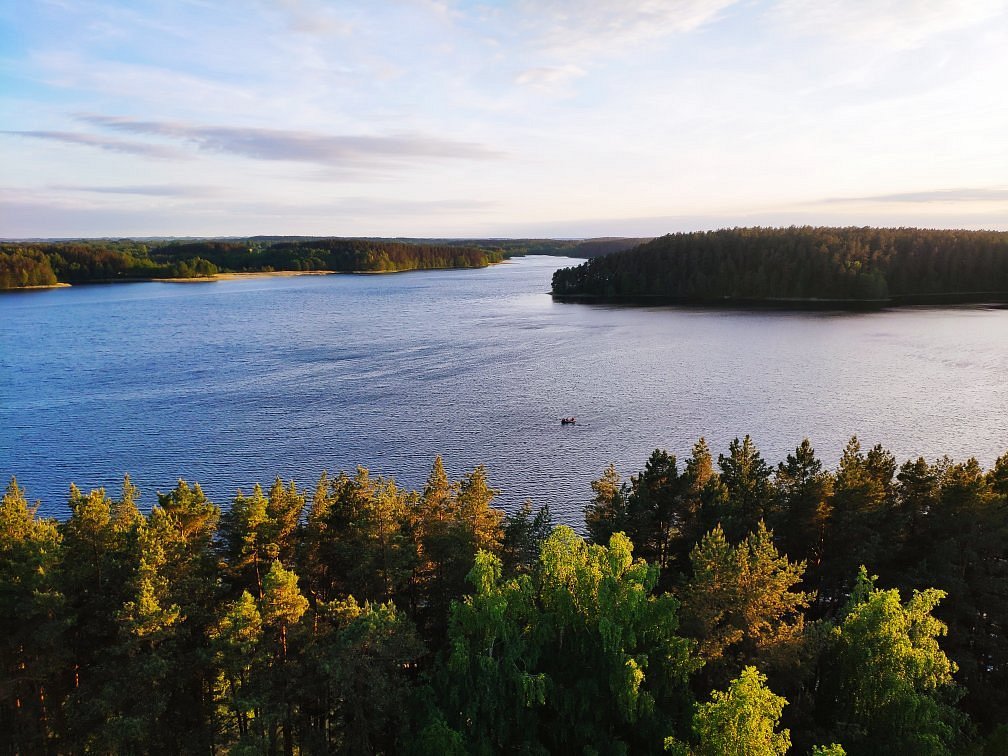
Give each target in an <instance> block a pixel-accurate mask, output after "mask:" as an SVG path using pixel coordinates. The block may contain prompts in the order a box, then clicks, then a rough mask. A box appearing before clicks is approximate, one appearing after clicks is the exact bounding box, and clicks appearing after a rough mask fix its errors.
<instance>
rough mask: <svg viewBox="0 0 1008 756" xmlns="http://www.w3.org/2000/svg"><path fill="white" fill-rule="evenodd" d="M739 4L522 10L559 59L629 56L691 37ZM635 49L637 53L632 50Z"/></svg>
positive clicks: (558, 1) (616, 1)
mask: <svg viewBox="0 0 1008 756" xmlns="http://www.w3.org/2000/svg"><path fill="white" fill-rule="evenodd" d="M736 2H738V0H545V1H542V0H540V1H538V2H523V3H521V4H520V5H518V6H516V7H518V8H519V9H520V12H521V13H522V15H523V17H524V18H523V22H524V25H525V26H526V27H529V28H532V29H535V30H536V32H535V33H534V36H535V39H536V40H537V43H538V44H539V45H540V46H542V47H545V48H546V49H547V50H549V51H551V52H552V53H553V54H556V55H558V56H572V57H577V58H581V57H582V56H584V55H586V54H598V53H607V54H614V53H626V52H627V50H628V47H627V46H632V45H634V44H635V43H639V42H642V41H645V40H650V39H658V38H661V37H666V36H669V35H671V34H677V33H685V32H691V31H694V30H695V29H697V28H699V27H701V26H703V25H704V24H706V23H710V22H711V21H713V20H715V19H716V18H717V17H718V16H719V15H720V14H721V12H722V11H724V10H725V9H726V8H728V7H730V6H732V5H735V4H736ZM629 49H632V47H631V48H629Z"/></svg>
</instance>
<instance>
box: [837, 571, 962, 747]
mask: <svg viewBox="0 0 1008 756" xmlns="http://www.w3.org/2000/svg"><path fill="white" fill-rule="evenodd" d="M944 596H945V594H944V592H943V591H939V590H934V589H931V590H926V591H921V592H917V591H915V592H914V594H913V596H912V597H911V598H910V599H909V600H908V601H906V602H901V600H900V595H899V591H898V590H895V589H891V590H880V589H877V588H875V579H874V578H869V577H868V573H867V571H866V570H865V569H864V568H863V567H862V568H861V570H860V572H859V574H858V579H857V583H856V584H855V587H854V591H853V593H852V594H851V597H850V600H849V602H848V605H847V607H846V609H845V611H844V614H843V616H842V618H841V620H840V623H839V625H838V626H837V627H836V629H835V630H834V633H833V642H832V646H831V647H830V648H829V649H828V651H827V653H826V655H825V657H824V659H823V663H822V671H821V676H822V682H821V687H820V695H819V702H818V703H819V709H820V713H821V717H823V718H824V719H827V718H828V721H829V723H831V724H832V725H833V726H834V728H835V730H836V733H837V735H839V739H840V740H841V741H842V742H843V743H844V746H845V748H847V750H848V752H849V753H851V754H855V755H856V754H887V753H916V754H946V753H952V752H954V750H955V746H956V745H957V744H959V743H960V742H961V738H962V734H963V727H964V718H963V716H962V715H961V714H960V713H959V712H957V711H956V709H955V708H954V702H955V700H956V698H957V697H958V691H957V688H956V686H955V683H954V682H953V677H952V676H953V674H954V673H955V671H956V667H955V664H953V663H952V662H951V661H950V660H949V659H948V657H947V656H946V655H945V653H944V651H942V649H941V647H940V646H939V644H938V638H939V637H941V636H942V635H944V634H945V632H946V627H945V625H944V624H943V623H941V622H939V621H938V620H937V619H935V617H934V616H933V615H932V612H933V610H934V609H935V607H936V606H937V605H938V603H939V602H940V601H941V599H942V598H943V597H944ZM824 723H826V722H825V721H824Z"/></svg>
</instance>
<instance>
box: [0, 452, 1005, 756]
mask: <svg viewBox="0 0 1008 756" xmlns="http://www.w3.org/2000/svg"><path fill="white" fill-rule="evenodd" d="M496 494H497V492H496V491H494V490H493V489H492V488H491V486H490V484H489V481H488V477H487V471H486V470H485V469H484V468H483V467H477V468H476V469H475V470H473V471H472V472H470V473H467V474H465V475H463V476H462V478H461V479H460V480H457V481H452V480H451V479H450V477H449V475H448V474H447V473H446V472H445V470H444V467H443V465H442V463H441V460H440V458H438V459H437V460H435V462H434V465H433V468H432V469H431V472H430V475H429V477H428V479H427V482H426V485H425V486H424V488H423V490H422V491H407V490H403V489H401V488H400V487H398V486H397V485H396V484H395V482H394V481H393V480H391V479H386V478H379V477H374V476H371V475H370V474H369V473H368V471H367V470H365V469H363V468H359V469H358V470H357V471H356V472H353V473H349V474H347V473H341V474H340V475H338V476H335V477H330V476H329V475H326V474H323V475H322V476H321V478H320V479H319V481H318V482H317V484H316V485H315V486H314V489H312V490H306V489H303V488H300V487H298V486H297V485H296V484H295V483H294V482H288V483H285V482H283V481H282V480H281V479H280V478H277V479H276V480H275V482H274V483H273V484H272V486H270V487H269V488H268V489H263V488H261V487H259V486H258V485H256V486H254V487H252V488H251V489H249V490H248V491H247V492H244V493H243V492H238V494H237V495H236V496H235V498H234V499H233V501H231V502H230V503H229V506H228V507H227V509H226V510H222V508H221V507H219V506H217V505H216V504H214V503H212V502H210V501H208V500H207V499H206V497H205V496H204V495H203V492H202V490H201V489H200V487H199V486H198V485H189V484H187V483H185V482H183V481H179V483H178V485H177V486H176V487H175V488H174V489H173V490H170V491H168V492H167V493H158V494H157V499H156V504H154V505H153V506H152V507H150V506H147V505H145V504H143V503H142V500H141V497H140V493H139V492H138V491H137V490H136V488H135V487H134V486H133V485H132V484H131V482H130V480H129V478H128V477H127V478H126V479H125V480H124V482H123V487H122V491H121V493H119V494H118V495H117V496H116V497H115V498H113V497H110V496H109V495H108V494H107V493H106V492H105V491H104V490H101V489H99V490H94V491H90V492H83V491H80V490H78V489H77V488H75V487H71V488H70V495H69V501H68V512H67V517H66V518H65V519H62V520H48V519H43V518H40V517H38V516H37V513H36V511H37V508H36V507H32V506H31V505H30V504H29V500H28V498H27V494H26V492H25V491H24V490H22V489H21V488H20V487H19V486H18V484H17V482H16V481H14V480H12V481H11V483H10V485H9V486H8V488H7V490H6V494H5V495H4V496H3V499H2V502H0V739H2V742H3V745H2V750H3V751H4V752H6V753H24V754H27V753H84V752H98V753H111V754H125V753H264V754H281V753H282V754H294V753H320V754H321V753H336V752H338V753H351V754H365V753H407V754H409V753H412V754H439V755H440V754H496V753H525V754H537V753H542V754H546V753H571V754H575V753H576V754H591V753H594V754H638V753H642V754H649V753H661V752H671V753H676V754H696V755H697V756H700V755H701V754H702V755H707V754H783V753H786V752H790V753H793V754H810V753H811V754H818V755H819V756H825V755H826V754H832V755H833V756H837V755H838V754H842V753H847V754H896V753H906V754H947V753H966V754H977V755H978V756H979V755H981V754H985V755H991V756H992V755H993V754H1004V753H1006V752H1008V633H1006V627H1008V592H1006V590H1005V587H1006V585H1008V454H1005V455H1004V456H1002V457H1001V458H999V459H998V460H997V461H996V462H995V464H994V465H993V466H992V467H991V468H990V469H988V470H984V469H983V468H982V467H981V465H980V464H978V462H977V461H976V460H975V459H969V460H967V461H965V462H955V461H953V460H951V459H948V458H947V457H946V458H943V459H940V460H937V461H935V462H928V461H925V460H924V459H917V460H909V461H906V462H905V463H903V464H898V463H897V461H896V460H895V459H894V457H893V455H892V454H890V453H889V452H888V451H887V450H886V449H884V448H883V447H882V446H875V447H873V448H871V449H868V450H867V451H866V450H865V449H863V448H862V447H861V445H860V443H859V441H858V440H857V439H856V438H853V439H851V441H850V443H849V444H848V445H847V447H846V449H845V450H844V452H843V455H842V457H841V459H840V462H839V464H838V465H837V467H836V469H834V470H828V469H826V468H825V467H824V465H823V464H822V462H821V461H820V460H819V459H818V458H817V456H816V453H815V451H814V449H813V448H812V446H811V444H810V443H809V442H808V441H803V442H802V443H801V444H800V445H799V446H798V447H797V448H796V449H795V451H794V453H793V454H789V455H788V456H787V458H786V459H785V460H783V461H781V462H780V463H779V464H777V465H776V467H774V466H772V465H771V464H769V463H768V462H766V461H765V460H764V459H763V457H762V456H761V454H760V452H759V450H758V449H757V447H756V445H755V444H754V443H753V442H752V441H751V439H750V438H749V437H746V438H745V439H742V440H739V439H736V440H735V441H734V442H733V443H732V444H730V446H729V448H728V449H727V451H726V453H724V454H719V455H718V456H717V457H716V458H715V457H714V456H713V454H712V452H711V451H710V449H709V448H708V446H707V444H706V443H705V442H704V441H703V439H701V440H700V441H698V442H697V444H696V445H695V446H694V447H693V449H692V451H691V452H690V454H689V455H688V456H687V457H686V458H685V459H684V460H677V458H676V457H675V456H674V455H672V454H669V453H668V452H666V451H663V450H655V452H654V453H653V454H652V455H651V457H650V458H649V459H648V460H647V462H646V465H645V466H644V469H643V470H642V471H641V472H640V473H638V474H636V475H633V476H631V477H630V478H629V479H627V480H623V479H621V477H620V475H619V474H618V473H617V471H616V470H615V469H614V468H613V467H612V466H610V467H609V468H607V469H606V470H605V471H604V472H603V473H602V474H601V476H600V478H599V479H598V480H597V481H595V482H594V483H593V484H592V497H591V499H590V500H588V496H587V495H586V505H585V522H584V523H583V528H582V530H583V531H584V532H585V533H586V534H587V537H586V538H585V537H582V536H580V535H578V533H577V532H575V531H574V530H572V529H571V528H570V527H566V526H558V527H554V523H553V522H552V518H551V515H550V513H549V511H548V509H539V510H534V509H533V507H532V506H531V505H526V506H525V507H524V508H523V509H521V510H520V511H518V512H515V513H513V514H505V513H503V512H502V511H500V510H498V509H496V508H494V506H493V502H494V498H495V495H496ZM586 494H587V492H586ZM876 576H877V577H876Z"/></svg>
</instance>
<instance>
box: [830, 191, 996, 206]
mask: <svg viewBox="0 0 1008 756" xmlns="http://www.w3.org/2000/svg"><path fill="white" fill-rule="evenodd" d="M1005 201H1008V189H983V188H980V189H937V190H932V191H923V192H899V193H896V194H875V195H869V196H867V197H830V198H827V199H823V200H819V201H818V202H815V203H813V204H825V205H838V204H850V203H865V202H896V203H899V202H1005Z"/></svg>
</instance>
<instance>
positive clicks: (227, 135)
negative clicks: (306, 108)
mask: <svg viewBox="0 0 1008 756" xmlns="http://www.w3.org/2000/svg"><path fill="white" fill-rule="evenodd" d="M80 120H82V121H84V122H86V123H89V124H92V125H95V126H100V127H102V128H106V129H111V130H115V131H123V132H127V133H130V134H137V135H144V136H156V137H163V138H168V139H176V140H180V141H183V142H187V143H190V144H193V145H195V146H196V147H197V148H198V149H199V150H201V151H205V152H215V153H224V154H231V155H240V156H242V157H246V158H252V159H255V160H285V161H293V162H302V163H313V164H316V165H322V166H328V167H356V168H361V167H367V166H377V165H388V164H390V163H391V164H396V163H398V164H408V163H417V162H423V161H429V160H440V159H448V160H488V159H493V158H498V157H500V156H501V153H500V152H499V151H497V150H495V149H492V148H490V147H488V146H486V145H483V144H479V143H477V142H467V141H458V140H452V139H444V138H440V137H432V136H427V135H423V134H393V135H387V136H369V135H332V134H324V133H320V132H315V131H289V130H284V129H263V128H249V127H240V126H200V125H195V124H189V123H182V122H175V121H141V120H135V119H132V118H120V117H114V116H102V115H82V116H80Z"/></svg>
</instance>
